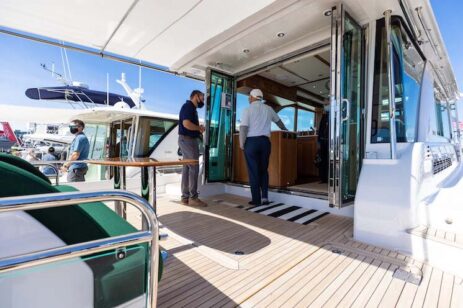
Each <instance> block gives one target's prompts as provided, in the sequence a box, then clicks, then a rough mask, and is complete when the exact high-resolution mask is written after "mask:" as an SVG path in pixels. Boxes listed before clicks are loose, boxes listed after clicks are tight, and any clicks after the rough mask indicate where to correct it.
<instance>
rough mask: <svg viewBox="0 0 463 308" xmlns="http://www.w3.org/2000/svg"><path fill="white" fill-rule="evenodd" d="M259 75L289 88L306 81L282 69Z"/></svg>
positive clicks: (275, 68) (276, 68)
mask: <svg viewBox="0 0 463 308" xmlns="http://www.w3.org/2000/svg"><path fill="white" fill-rule="evenodd" d="M259 75H260V76H263V77H265V78H268V79H271V80H273V81H276V82H278V83H281V84H283V85H285V86H287V87H291V86H294V85H296V84H300V83H303V82H305V80H304V79H302V78H299V77H298V76H297V75H294V74H291V73H289V72H288V71H286V70H284V69H282V68H280V67H274V68H272V69H270V70H267V71H264V72H261V73H259Z"/></svg>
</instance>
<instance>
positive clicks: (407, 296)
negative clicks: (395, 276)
mask: <svg viewBox="0 0 463 308" xmlns="http://www.w3.org/2000/svg"><path fill="white" fill-rule="evenodd" d="M413 265H414V266H416V267H417V268H418V269H419V270H420V271H422V270H423V263H422V262H419V261H417V260H413ZM418 288H419V286H418V285H416V284H413V283H406V284H405V287H404V288H403V290H402V293H401V294H400V297H399V300H398V302H397V307H411V306H412V304H413V300H414V299H415V295H416V292H417V291H418Z"/></svg>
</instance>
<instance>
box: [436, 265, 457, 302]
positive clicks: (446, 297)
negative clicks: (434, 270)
mask: <svg viewBox="0 0 463 308" xmlns="http://www.w3.org/2000/svg"><path fill="white" fill-rule="evenodd" d="M454 280H455V279H454V276H453V275H451V274H449V273H444V274H443V277H442V284H441V288H440V294H439V301H438V307H439V308H446V307H450V306H451V302H452V291H453V284H454Z"/></svg>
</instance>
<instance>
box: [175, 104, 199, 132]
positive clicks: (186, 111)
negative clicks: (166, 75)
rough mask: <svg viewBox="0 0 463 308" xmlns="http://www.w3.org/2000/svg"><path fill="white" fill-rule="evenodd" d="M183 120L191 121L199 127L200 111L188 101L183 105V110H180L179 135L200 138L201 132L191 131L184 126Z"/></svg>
mask: <svg viewBox="0 0 463 308" xmlns="http://www.w3.org/2000/svg"><path fill="white" fill-rule="evenodd" d="M183 120H190V121H191V122H193V123H194V124H196V125H199V119H198V111H197V110H196V106H195V105H194V104H193V102H192V101H190V100H187V101H186V103H185V104H183V106H182V109H180V115H179V123H178V134H179V135H184V136H189V137H193V138H197V137H199V131H197V130H189V129H188V128H186V127H185V126H183Z"/></svg>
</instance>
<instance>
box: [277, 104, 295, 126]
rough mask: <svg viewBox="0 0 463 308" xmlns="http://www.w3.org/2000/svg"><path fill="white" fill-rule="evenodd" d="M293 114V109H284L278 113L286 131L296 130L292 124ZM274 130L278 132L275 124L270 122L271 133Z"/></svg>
mask: <svg viewBox="0 0 463 308" xmlns="http://www.w3.org/2000/svg"><path fill="white" fill-rule="evenodd" d="M295 114H296V109H295V108H294V107H286V108H283V109H281V110H280V111H278V116H279V117H280V119H281V121H282V122H283V124H284V125H285V126H286V128H287V129H288V130H291V131H294V130H295V129H296V127H295V123H294V116H295ZM274 130H279V128H278V126H277V125H276V124H275V123H273V122H272V131H274Z"/></svg>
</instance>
